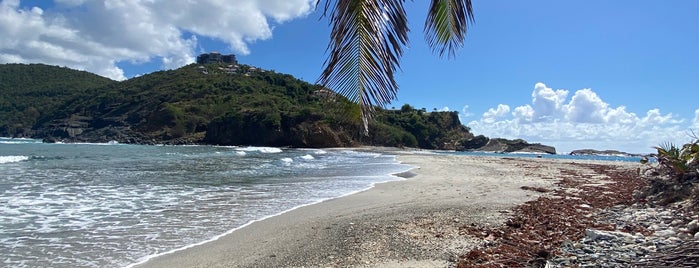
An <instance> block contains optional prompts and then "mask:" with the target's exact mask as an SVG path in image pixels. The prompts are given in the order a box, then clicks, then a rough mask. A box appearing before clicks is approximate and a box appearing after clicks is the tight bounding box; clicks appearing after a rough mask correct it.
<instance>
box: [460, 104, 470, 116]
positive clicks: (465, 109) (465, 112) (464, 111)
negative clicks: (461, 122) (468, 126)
mask: <svg viewBox="0 0 699 268" xmlns="http://www.w3.org/2000/svg"><path fill="white" fill-rule="evenodd" d="M468 108H469V107H468V105H464V107H463V108H461V114H460V115H459V116H462V117H464V118H466V117H471V116H473V113H472V112H471V111H469V110H468Z"/></svg>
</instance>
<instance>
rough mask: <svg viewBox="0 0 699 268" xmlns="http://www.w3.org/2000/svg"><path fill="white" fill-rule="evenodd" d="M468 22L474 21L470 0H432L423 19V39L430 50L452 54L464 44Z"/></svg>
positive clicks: (442, 53) (440, 54)
mask: <svg viewBox="0 0 699 268" xmlns="http://www.w3.org/2000/svg"><path fill="white" fill-rule="evenodd" d="M469 22H470V23H473V22H474V19H473V8H472V7H471V0H432V3H431V4H430V10H429V13H428V14H427V20H425V40H426V41H427V44H428V45H429V46H430V48H432V52H436V53H438V54H439V56H443V55H444V53H445V52H447V53H448V54H449V56H454V54H455V53H456V50H457V49H458V48H460V47H462V46H463V45H464V40H465V39H466V31H467V30H468V24H469Z"/></svg>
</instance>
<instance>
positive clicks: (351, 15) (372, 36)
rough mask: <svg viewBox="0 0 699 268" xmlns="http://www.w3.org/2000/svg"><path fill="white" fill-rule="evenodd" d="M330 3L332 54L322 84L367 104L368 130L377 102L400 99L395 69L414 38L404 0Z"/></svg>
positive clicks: (364, 117)
mask: <svg viewBox="0 0 699 268" xmlns="http://www.w3.org/2000/svg"><path fill="white" fill-rule="evenodd" d="M334 2H335V5H334V6H330V1H329V0H328V1H326V4H325V11H324V15H327V14H328V10H330V13H329V14H330V15H329V16H330V23H331V25H332V31H331V33H330V43H329V44H328V48H327V49H328V50H329V51H330V54H329V55H328V59H326V61H325V63H324V65H325V68H324V70H323V73H322V74H321V76H320V78H319V79H318V83H320V84H322V85H323V86H325V87H328V88H331V89H333V90H334V91H336V92H337V93H339V94H342V95H343V96H345V97H347V98H348V99H350V100H351V101H354V102H357V103H359V105H360V108H361V118H362V121H363V123H364V131H365V133H367V132H368V120H369V118H370V117H371V114H372V112H373V110H374V106H381V107H383V106H385V105H387V104H389V103H390V102H391V101H392V100H394V99H395V98H396V94H397V92H398V84H397V83H396V81H395V79H394V73H395V71H396V69H397V68H398V67H399V60H400V58H401V56H402V54H403V46H405V45H406V44H407V42H408V31H409V29H408V22H407V18H406V14H405V9H404V8H403V3H404V2H405V1H404V0H336V1H334Z"/></svg>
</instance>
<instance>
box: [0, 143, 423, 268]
mask: <svg viewBox="0 0 699 268" xmlns="http://www.w3.org/2000/svg"><path fill="white" fill-rule="evenodd" d="M408 169H409V167H408V166H406V165H402V164H399V163H398V162H397V161H396V160H395V157H394V156H390V155H382V154H375V153H360V152H354V151H349V150H327V151H324V150H291V149H279V148H266V147H215V146H143V145H124V144H44V143H40V142H38V141H36V140H19V139H7V138H0V256H2V257H1V258H0V263H1V264H2V266H10V267H122V266H127V265H129V264H132V263H134V262H138V261H140V260H143V259H144V258H146V257H148V256H152V255H154V254H158V253H162V252H166V251H170V250H173V249H177V248H181V247H184V246H187V245H191V244H194V243H199V242H202V241H206V240H209V239H212V238H215V237H217V236H219V235H221V234H223V233H226V232H229V231H230V230H232V229H235V228H237V227H239V226H241V225H244V224H246V223H248V222H250V221H254V220H257V219H260V218H263V217H266V216H269V215H274V214H277V213H280V212H283V211H286V210H289V209H292V208H295V207H298V206H301V205H305V204H309V203H314V202H318V201H320V200H325V199H329V198H333V197H338V196H341V195H345V194H348V193H351V192H356V191H360V190H363V189H366V188H368V187H371V186H372V185H373V184H374V183H377V182H384V181H390V180H397V179H398V178H396V177H394V176H391V175H389V174H394V173H398V172H403V171H406V170H408Z"/></svg>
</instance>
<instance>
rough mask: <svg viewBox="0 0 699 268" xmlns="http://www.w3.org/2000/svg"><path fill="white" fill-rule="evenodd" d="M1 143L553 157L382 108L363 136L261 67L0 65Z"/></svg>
mask: <svg viewBox="0 0 699 268" xmlns="http://www.w3.org/2000/svg"><path fill="white" fill-rule="evenodd" d="M0 80H1V81H3V83H2V84H0V95H1V96H5V97H3V98H2V100H6V99H12V100H13V102H12V103H7V102H3V101H0V136H5V137H26V138H36V139H42V140H44V141H45V142H58V141H60V142H92V143H105V142H112V141H114V142H119V143H130V144H211V145H252V146H276V147H304V148H319V147H357V146H364V145H369V146H388V147H400V148H421V149H436V150H458V151H464V150H481V151H496V152H534V153H555V149H554V148H553V147H550V146H545V145H540V144H529V143H527V142H526V141H524V140H505V139H490V138H488V137H485V136H482V135H481V136H475V135H473V134H472V133H471V132H470V129H469V128H468V127H466V126H464V125H462V124H461V122H460V121H459V117H458V114H457V113H456V112H439V111H433V112H428V111H427V110H426V109H425V108H420V109H418V108H414V107H412V106H410V105H407V104H406V105H404V106H403V107H400V108H399V109H396V108H392V109H380V108H377V110H376V113H375V114H374V116H373V120H372V121H371V123H370V124H369V135H365V134H364V133H363V131H362V129H361V127H360V123H359V121H358V116H357V113H358V106H357V105H356V104H355V103H352V102H350V101H349V100H347V99H346V98H344V97H343V96H341V95H339V94H336V93H334V92H333V91H331V90H329V89H326V88H322V87H320V86H318V85H313V84H309V83H307V82H304V81H301V80H299V79H296V78H294V77H292V76H291V75H287V74H280V73H275V72H274V71H267V70H263V69H260V68H256V67H253V66H248V65H244V64H240V65H238V64H236V65H235V66H233V67H231V66H223V65H220V64H206V65H197V64H192V65H188V66H184V67H182V68H179V69H177V70H168V71H160V72H154V73H151V74H146V75H143V76H140V77H136V78H132V79H128V80H126V81H112V80H109V79H106V78H104V77H99V76H97V75H94V74H90V73H87V72H82V71H76V70H71V69H68V68H61V67H56V66H48V65H42V64H29V65H25V64H5V65H0Z"/></svg>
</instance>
